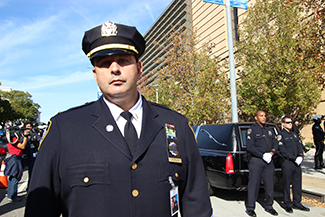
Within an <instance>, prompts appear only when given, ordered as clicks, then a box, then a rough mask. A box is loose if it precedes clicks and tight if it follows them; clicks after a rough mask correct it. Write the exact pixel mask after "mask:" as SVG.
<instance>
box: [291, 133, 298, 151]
mask: <svg viewBox="0 0 325 217" xmlns="http://www.w3.org/2000/svg"><path fill="white" fill-rule="evenodd" d="M293 136H294V135H293V133H291V132H290V139H291V143H292V148H293V154H294V155H295V157H297V152H298V151H297V146H296V144H295V143H294V142H293Z"/></svg>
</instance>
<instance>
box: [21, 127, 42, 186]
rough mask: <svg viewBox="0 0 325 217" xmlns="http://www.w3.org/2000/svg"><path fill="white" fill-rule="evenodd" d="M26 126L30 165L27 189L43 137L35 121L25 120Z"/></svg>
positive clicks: (26, 148)
mask: <svg viewBox="0 0 325 217" xmlns="http://www.w3.org/2000/svg"><path fill="white" fill-rule="evenodd" d="M24 128H25V129H26V132H28V134H27V138H28V139H27V144H26V147H25V151H26V154H27V165H28V185H27V190H28V187H29V183H30V178H31V175H32V172H33V167H34V163H35V160H36V156H37V153H38V146H39V142H40V140H41V137H40V135H39V134H38V132H36V131H35V128H34V124H33V122H31V121H25V122H24Z"/></svg>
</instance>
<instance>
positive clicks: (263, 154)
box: [246, 111, 278, 216]
mask: <svg viewBox="0 0 325 217" xmlns="http://www.w3.org/2000/svg"><path fill="white" fill-rule="evenodd" d="M255 121H256V122H255V124H254V125H252V126H251V127H250V128H249V129H248V131H247V149H246V151H247V154H248V155H249V156H250V160H249V163H248V169H249V182H248V186H247V201H246V213H247V214H248V215H249V216H256V213H255V211H254V209H255V202H256V200H257V197H258V193H259V188H260V183H261V180H262V181H263V184H264V189H265V199H266V201H265V202H266V206H265V211H266V212H268V213H270V214H272V215H278V213H277V212H276V211H275V209H273V207H272V205H273V191H274V189H273V183H274V181H273V180H274V164H273V160H272V157H273V155H274V154H275V153H276V151H277V149H278V142H277V139H276V135H275V134H274V132H273V131H272V129H271V128H269V127H267V126H265V123H266V114H265V112H264V111H258V112H256V114H255Z"/></svg>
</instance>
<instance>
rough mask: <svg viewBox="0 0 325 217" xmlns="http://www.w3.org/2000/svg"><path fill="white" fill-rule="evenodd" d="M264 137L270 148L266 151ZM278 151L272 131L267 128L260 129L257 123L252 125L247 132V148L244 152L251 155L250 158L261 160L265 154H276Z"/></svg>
mask: <svg viewBox="0 0 325 217" xmlns="http://www.w3.org/2000/svg"><path fill="white" fill-rule="evenodd" d="M263 130H264V136H265V137H266V139H267V140H268V141H269V145H270V148H269V149H268V146H267V143H266V141H265V138H264V136H263ZM277 150H278V142H277V139H276V135H275V134H274V131H273V130H272V129H271V128H270V127H267V126H265V125H264V126H263V127H261V126H260V125H259V124H258V123H254V124H253V125H252V126H251V127H250V129H248V131H247V146H246V151H247V152H249V153H251V154H252V156H254V157H257V158H263V154H264V153H265V152H273V154H275V153H276V151H277Z"/></svg>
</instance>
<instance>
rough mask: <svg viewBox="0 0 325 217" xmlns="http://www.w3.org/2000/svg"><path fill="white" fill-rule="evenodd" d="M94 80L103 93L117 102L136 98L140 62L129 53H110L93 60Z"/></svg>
mask: <svg viewBox="0 0 325 217" xmlns="http://www.w3.org/2000/svg"><path fill="white" fill-rule="evenodd" d="M94 65H95V68H94V69H93V73H94V77H95V80H96V82H97V84H98V86H99V88H100V90H101V91H102V93H103V95H104V96H105V98H106V99H108V100H109V101H111V102H113V103H116V104H117V105H119V103H117V102H118V101H121V100H122V101H123V100H131V101H134V100H137V97H138V92H137V81H138V79H139V78H140V76H141V74H142V63H141V62H137V61H136V59H135V57H134V56H133V55H131V54H126V55H112V56H106V57H101V58H96V59H95V60H94Z"/></svg>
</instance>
